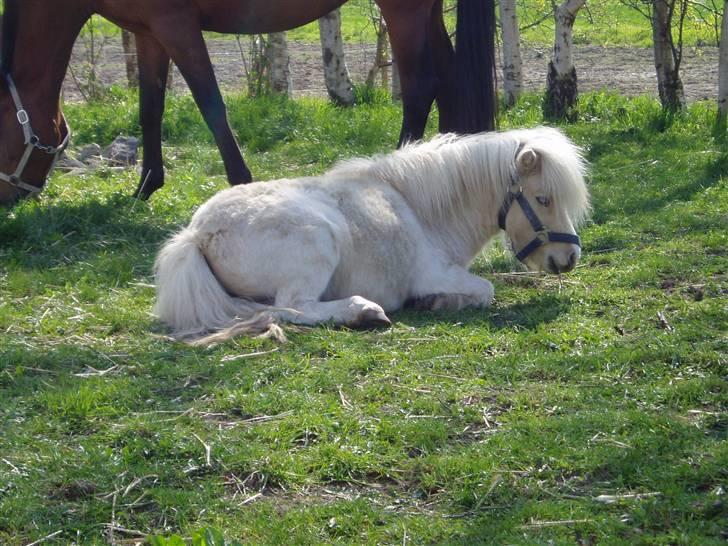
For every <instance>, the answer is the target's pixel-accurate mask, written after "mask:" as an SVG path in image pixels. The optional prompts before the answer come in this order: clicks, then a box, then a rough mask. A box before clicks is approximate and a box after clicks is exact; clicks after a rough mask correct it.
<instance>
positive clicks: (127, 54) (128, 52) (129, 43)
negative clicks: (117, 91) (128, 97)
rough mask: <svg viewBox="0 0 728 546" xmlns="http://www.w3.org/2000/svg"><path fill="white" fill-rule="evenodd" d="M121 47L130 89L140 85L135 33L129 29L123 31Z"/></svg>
mask: <svg viewBox="0 0 728 546" xmlns="http://www.w3.org/2000/svg"><path fill="white" fill-rule="evenodd" d="M121 47H122V49H123V50H124V61H125V64H126V81H127V85H128V87H129V89H132V88H135V87H139V63H138V62H137V52H136V44H135V40H134V35H133V34H132V33H131V32H129V31H128V30H122V31H121Z"/></svg>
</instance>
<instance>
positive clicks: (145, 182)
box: [134, 34, 169, 199]
mask: <svg viewBox="0 0 728 546" xmlns="http://www.w3.org/2000/svg"><path fill="white" fill-rule="evenodd" d="M136 47H137V55H138V58H139V122H140V124H141V126H142V144H143V146H144V159H143V163H142V177H141V180H140V181H139V187H138V188H137V190H136V192H135V193H134V197H140V198H142V199H148V198H149V197H150V196H151V195H152V193H154V192H155V191H156V190H158V189H159V188H161V187H162V186H163V185H164V164H163V162H162V114H163V113H164V94H165V90H166V83H167V72H168V70H169V55H167V52H166V51H165V50H164V48H163V47H162V45H161V44H160V43H159V42H157V41H156V40H155V39H154V38H152V37H151V36H146V35H141V34H140V35H137V36H136Z"/></svg>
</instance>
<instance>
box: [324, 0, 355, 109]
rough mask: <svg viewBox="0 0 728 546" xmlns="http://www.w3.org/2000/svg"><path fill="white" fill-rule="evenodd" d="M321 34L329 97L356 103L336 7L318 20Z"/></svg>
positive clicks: (343, 102) (349, 103) (337, 102)
mask: <svg viewBox="0 0 728 546" xmlns="http://www.w3.org/2000/svg"><path fill="white" fill-rule="evenodd" d="M318 24H319V35H320V36H321V52H322V54H323V61H324V78H325V80H326V90H327V91H328V92H329V97H330V98H331V100H332V101H334V102H335V103H336V104H340V105H342V106H351V105H352V104H354V86H353V84H352V83H351V78H350V77H349V69H348V68H347V67H346V60H345V58H344V42H343V40H342V39H341V12H340V10H339V8H336V9H335V10H334V11H332V12H331V13H329V14H327V15H324V16H323V17H321V18H320V19H319V20H318Z"/></svg>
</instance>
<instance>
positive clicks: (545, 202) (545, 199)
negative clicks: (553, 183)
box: [536, 195, 551, 207]
mask: <svg viewBox="0 0 728 546" xmlns="http://www.w3.org/2000/svg"><path fill="white" fill-rule="evenodd" d="M536 201H538V204H539V205H543V206H544V207H548V206H549V205H550V204H551V199H549V198H548V197H546V196H545V195H537V196H536Z"/></svg>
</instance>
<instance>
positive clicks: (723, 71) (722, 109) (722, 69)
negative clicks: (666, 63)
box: [718, 0, 728, 127]
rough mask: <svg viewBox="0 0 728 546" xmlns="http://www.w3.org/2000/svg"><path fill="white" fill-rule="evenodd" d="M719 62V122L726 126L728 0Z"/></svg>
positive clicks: (724, 10) (721, 35)
mask: <svg viewBox="0 0 728 546" xmlns="http://www.w3.org/2000/svg"><path fill="white" fill-rule="evenodd" d="M718 63H719V64H718V122H719V123H720V124H721V125H722V126H723V127H725V125H726V121H727V120H728V0H726V1H725V2H724V3H723V26H722V28H721V31H720V56H719V61H718Z"/></svg>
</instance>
